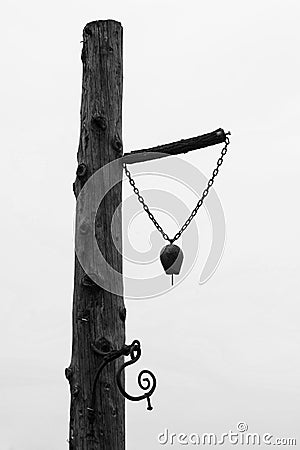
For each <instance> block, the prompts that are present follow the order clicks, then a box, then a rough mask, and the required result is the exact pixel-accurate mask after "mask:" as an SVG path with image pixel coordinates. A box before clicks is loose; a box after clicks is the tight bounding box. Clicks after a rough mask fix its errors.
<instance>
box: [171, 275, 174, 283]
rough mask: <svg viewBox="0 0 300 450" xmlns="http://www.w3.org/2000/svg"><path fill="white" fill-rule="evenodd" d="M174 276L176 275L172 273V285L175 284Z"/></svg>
mask: <svg viewBox="0 0 300 450" xmlns="http://www.w3.org/2000/svg"><path fill="white" fill-rule="evenodd" d="M173 277H174V275H173V274H172V275H171V284H172V286H173V284H174V278H173Z"/></svg>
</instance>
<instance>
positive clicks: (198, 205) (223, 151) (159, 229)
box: [123, 132, 230, 244]
mask: <svg viewBox="0 0 300 450" xmlns="http://www.w3.org/2000/svg"><path fill="white" fill-rule="evenodd" d="M229 134H230V132H228V133H226V139H225V146H224V147H223V148H222V151H221V156H220V158H219V159H218V161H217V167H216V168H215V169H214V170H213V173H212V176H211V178H210V179H209V180H208V183H207V186H206V188H205V189H204V191H203V192H202V196H201V198H200V199H199V200H198V202H197V204H196V206H195V208H194V209H193V211H192V212H191V214H190V216H189V218H188V219H187V220H186V221H185V223H184V224H183V225H182V227H181V228H180V230H179V231H178V232H177V233H176V234H175V235H174V237H173V238H170V237H169V236H168V235H167V233H165V231H164V230H163V229H162V227H161V226H160V225H159V223H158V222H157V220H156V219H155V217H154V216H153V214H152V213H151V211H150V210H149V207H148V205H146V203H145V200H144V197H143V196H142V195H141V194H140V191H139V189H138V188H137V187H136V185H135V181H134V179H133V178H132V176H131V173H130V172H129V170H128V169H127V165H126V164H125V163H124V164H123V167H124V169H125V174H126V176H127V177H128V180H129V183H130V184H131V186H132V187H133V192H134V193H135V194H136V196H137V198H138V201H139V202H140V203H141V204H142V205H143V208H144V210H145V211H146V213H147V214H148V217H149V219H150V220H151V222H153V224H154V226H155V227H156V228H157V230H158V231H159V232H160V234H161V235H162V237H163V238H164V239H165V240H166V241H169V242H170V244H172V243H173V242H175V241H177V239H179V238H180V236H181V235H182V233H183V232H184V231H185V230H186V229H187V227H188V226H189V224H190V223H191V221H192V220H193V218H194V217H195V215H196V214H197V212H198V210H199V208H200V207H201V206H202V204H203V202H204V199H205V197H206V196H207V195H208V193H209V190H210V188H211V187H212V185H213V184H214V181H215V178H216V176H217V175H218V173H219V168H220V166H221V165H222V164H223V159H224V156H225V155H226V153H227V147H228V145H229V143H230V140H229V137H228V135H229Z"/></svg>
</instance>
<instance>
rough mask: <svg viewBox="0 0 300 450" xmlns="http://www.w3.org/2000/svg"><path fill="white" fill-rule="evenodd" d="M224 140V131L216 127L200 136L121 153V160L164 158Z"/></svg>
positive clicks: (130, 162)
mask: <svg viewBox="0 0 300 450" xmlns="http://www.w3.org/2000/svg"><path fill="white" fill-rule="evenodd" d="M225 140H226V133H225V131H224V130H223V129H222V128H218V129H217V130H215V131H212V132H211V133H206V134H202V135H201V136H196V137H193V138H190V139H182V140H181V141H177V142H171V143H170V144H164V145H158V146H157V147H152V148H147V149H143V150H135V151H132V152H130V153H125V154H124V155H123V162H124V163H126V164H133V163H137V162H144V161H150V160H153V159H158V158H164V157H165V156H171V155H173V156H174V155H180V154H182V153H187V152H190V151H191V150H198V149H200V148H204V147H209V146H211V145H215V144H220V143H221V142H225Z"/></svg>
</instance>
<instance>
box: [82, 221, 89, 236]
mask: <svg viewBox="0 0 300 450" xmlns="http://www.w3.org/2000/svg"><path fill="white" fill-rule="evenodd" d="M90 229H91V227H90V225H89V224H88V222H82V224H81V225H80V226H79V231H80V233H81V234H88V233H89V232H90Z"/></svg>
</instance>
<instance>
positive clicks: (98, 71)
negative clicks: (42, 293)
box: [66, 20, 126, 450]
mask: <svg viewBox="0 0 300 450" xmlns="http://www.w3.org/2000/svg"><path fill="white" fill-rule="evenodd" d="M82 62H83V83H82V103H81V131H80V141H79V149H78V154H77V159H78V164H79V165H78V169H77V178H76V181H75V183H74V186H73V187H74V193H75V196H76V198H77V197H78V195H79V193H80V191H81V189H82V187H83V185H84V184H85V183H86V182H87V180H88V179H89V178H90V177H91V176H92V175H93V174H94V173H95V172H96V171H97V170H98V169H100V168H101V167H103V166H104V165H106V164H107V163H109V162H111V161H113V160H115V159H117V158H119V157H120V156H122V137H121V136H122V77H123V62H122V26H121V24H120V23H119V22H115V21H113V20H107V21H106V20H105V21H95V22H91V23H88V24H87V25H86V26H85V28H84V30H83V49H82ZM114 170H116V171H119V173H118V174H117V177H118V176H119V179H121V176H120V174H121V173H122V170H123V168H122V164H121V162H120V164H117V165H116V167H115V168H114ZM121 201H122V182H119V183H118V184H116V185H115V186H114V187H113V188H112V189H111V190H110V191H109V192H108V194H107V195H106V197H105V199H104V200H103V201H102V203H101V205H100V207H99V209H98V212H97V216H96V221H95V236H96V241H97V243H98V246H99V250H100V251H101V252H102V254H103V256H104V257H105V259H106V261H107V262H108V264H109V265H110V266H112V267H113V268H114V269H115V270H116V271H117V272H119V274H122V254H121V252H120V253H119V251H118V249H117V248H116V247H115V244H114V239H116V240H117V241H118V246H119V248H121V249H122V218H121V208H119V210H118V213H117V221H116V222H117V223H115V236H112V233H111V220H112V217H113V214H114V212H115V210H116V208H117V207H118V206H119V205H120V203H121ZM88 220H89V219H88V217H87V218H86V221H87V224H86V225H87V226H88V227H91V224H89V223H88ZM81 231H82V232H83V229H82V230H81ZM76 232H77V230H76ZM97 272H98V273H99V272H101V267H100V268H99V267H91V272H90V275H91V274H92V273H97ZM88 275H89V274H87V273H85V272H84V270H83V269H82V267H81V265H80V263H79V261H78V259H77V257H76V256H75V279H74V299H73V324H72V325H73V342H72V359H71V364H70V366H69V367H68V368H67V369H66V377H67V378H68V380H69V382H70V391H71V407H70V431H69V446H70V449H72V450H98V449H101V450H123V449H125V403H124V402H125V401H124V398H123V397H122V396H121V394H120V392H119V391H118V388H117V385H116V383H115V374H116V371H117V369H118V368H119V366H120V364H121V363H122V362H123V358H119V359H118V360H116V361H114V362H111V363H109V364H108V366H107V367H106V368H105V369H104V371H103V372H102V373H101V375H100V378H99V380H98V383H97V388H96V399H95V408H94V413H93V414H91V413H90V411H89V408H90V406H91V395H92V386H93V380H94V376H95V374H96V372H97V368H98V367H99V365H100V363H101V361H102V357H101V355H99V354H97V353H95V351H94V350H93V349H92V345H94V346H96V347H97V348H98V349H99V350H100V351H101V352H107V351H110V350H112V349H120V348H121V347H122V346H123V345H124V343H125V324H124V322H125V313H126V311H125V308H124V301H123V294H122V295H116V294H112V293H110V292H108V291H106V290H104V289H102V288H101V287H100V286H98V285H97V284H95V283H93V281H92V280H91V278H90V277H89V276H88ZM119 280H120V277H119V278H118V281H116V283H120V281H119ZM113 282H114V280H112V283H113ZM122 289H123V286H121V287H120V288H119V292H123V290H122ZM123 382H124V380H123Z"/></svg>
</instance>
